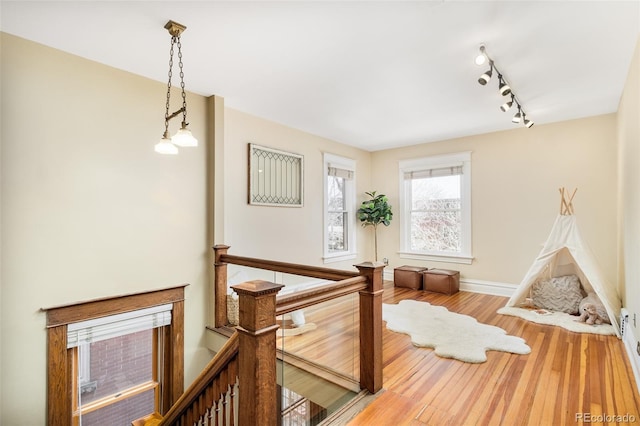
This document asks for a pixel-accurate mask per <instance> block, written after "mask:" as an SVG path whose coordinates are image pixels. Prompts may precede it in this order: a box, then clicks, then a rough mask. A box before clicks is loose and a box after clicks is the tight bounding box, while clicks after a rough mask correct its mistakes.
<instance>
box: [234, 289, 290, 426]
mask: <svg viewBox="0 0 640 426" xmlns="http://www.w3.org/2000/svg"><path fill="white" fill-rule="evenodd" d="M282 287H284V286H283V285H281V284H274V283H270V282H267V281H260V280H256V281H248V282H245V283H242V284H238V285H235V286H233V287H232V288H233V289H234V290H235V291H236V293H237V294H238V296H239V305H240V316H239V322H240V324H239V326H238V328H237V330H238V333H239V334H238V343H239V349H238V364H239V365H238V373H239V374H238V376H239V385H238V386H239V389H238V401H239V404H240V407H241V409H240V410H239V413H238V424H239V425H240V426H253V425H256V424H260V425H264V426H275V425H276V424H277V423H278V415H279V413H277V410H276V401H275V395H276V330H277V329H278V325H277V324H276V294H277V293H278V291H280V289H281V288H282Z"/></svg>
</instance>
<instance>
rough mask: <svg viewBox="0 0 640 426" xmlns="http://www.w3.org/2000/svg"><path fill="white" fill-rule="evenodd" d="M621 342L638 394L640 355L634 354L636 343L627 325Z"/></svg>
mask: <svg viewBox="0 0 640 426" xmlns="http://www.w3.org/2000/svg"><path fill="white" fill-rule="evenodd" d="M622 342H623V343H624V347H625V349H626V350H627V358H628V359H629V364H631V369H632V370H633V376H634V377H635V379H636V387H637V388H638V392H640V355H638V352H636V347H637V344H638V343H637V342H636V339H635V337H634V335H633V333H632V332H631V330H630V329H629V324H627V330H626V332H625V333H624V336H622Z"/></svg>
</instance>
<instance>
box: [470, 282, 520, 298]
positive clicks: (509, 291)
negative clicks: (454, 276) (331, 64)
mask: <svg viewBox="0 0 640 426" xmlns="http://www.w3.org/2000/svg"><path fill="white" fill-rule="evenodd" d="M516 288H518V285H517V284H508V283H500V282H496V281H484V280H474V279H471V278H461V279H460V290H462V291H468V292H471V293H482V294H491V295H493V296H503V297H511V296H512V295H513V293H514V292H515V291H516Z"/></svg>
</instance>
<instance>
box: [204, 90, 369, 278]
mask: <svg viewBox="0 0 640 426" xmlns="http://www.w3.org/2000/svg"><path fill="white" fill-rule="evenodd" d="M274 101H276V100H274ZM249 143H255V144H258V145H262V146H266V147H269V148H275V149H280V150H284V151H288V152H294V153H297V154H301V155H303V156H304V206H303V207H265V206H253V205H249V204H248V203H247V187H248V185H247V167H248V148H247V145H248V144H249ZM224 149H225V173H224V179H225V213H224V217H225V221H224V228H225V230H224V235H225V241H216V243H218V244H222V243H224V244H228V245H230V246H231V249H230V251H229V253H232V254H237V255H242V256H251V257H262V258H267V259H273V260H281V261H286V262H294V263H304V264H309V265H318V266H326V267H330V268H336V269H348V270H353V268H352V265H353V264H355V263H358V262H360V261H363V260H365V259H371V258H372V256H373V248H372V247H371V244H372V243H371V242H372V238H371V236H370V233H368V232H366V231H368V229H367V230H363V229H361V228H360V227H358V232H357V236H356V240H357V247H358V258H357V259H356V260H353V261H343V262H336V263H330V264H323V260H322V255H323V242H322V239H323V235H322V231H323V224H322V220H323V218H322V214H323V186H322V176H323V171H322V164H323V163H322V154H323V152H329V153H332V154H336V155H341V156H343V157H347V158H351V159H354V160H356V193H357V201H358V204H359V203H360V201H362V200H364V198H365V195H364V192H365V191H369V190H370V189H371V186H370V167H369V164H370V155H371V154H370V153H368V152H366V151H362V150H359V149H356V148H352V147H348V146H346V145H343V144H340V143H336V142H333V141H330V140H328V139H324V138H321V137H318V136H314V135H311V134H308V133H304V132H302V131H299V130H296V129H292V128H289V127H285V126H282V125H280V124H277V123H273V122H270V121H267V120H263V119H260V118H257V117H255V116H251V115H248V114H245V113H243V112H240V111H237V110H234V109H232V108H226V109H225V147H224Z"/></svg>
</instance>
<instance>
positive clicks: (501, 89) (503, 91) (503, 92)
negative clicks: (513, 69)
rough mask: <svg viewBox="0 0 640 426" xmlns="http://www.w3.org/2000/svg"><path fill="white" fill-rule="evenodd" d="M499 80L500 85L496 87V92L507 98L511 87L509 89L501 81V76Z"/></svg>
mask: <svg viewBox="0 0 640 426" xmlns="http://www.w3.org/2000/svg"><path fill="white" fill-rule="evenodd" d="M498 77H499V80H500V85H499V87H498V92H500V94H501V95H502V96H507V95H508V94H510V93H511V87H509V85H508V84H507V83H505V81H504V80H503V79H502V76H501V75H499V76H498Z"/></svg>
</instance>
